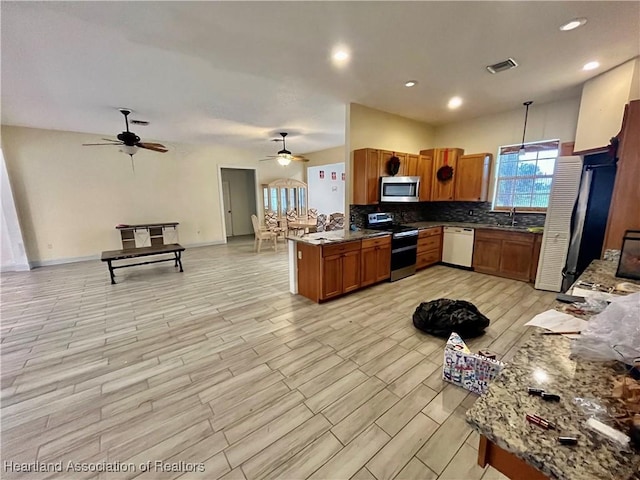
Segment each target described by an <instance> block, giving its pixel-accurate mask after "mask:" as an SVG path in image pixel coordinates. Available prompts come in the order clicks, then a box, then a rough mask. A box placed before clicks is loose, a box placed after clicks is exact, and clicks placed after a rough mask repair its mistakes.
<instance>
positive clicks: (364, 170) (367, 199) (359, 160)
mask: <svg viewBox="0 0 640 480" xmlns="http://www.w3.org/2000/svg"><path fill="white" fill-rule="evenodd" d="M351 177H352V185H353V203H354V204H355V205H375V204H377V203H378V198H379V195H380V194H379V190H380V152H379V151H378V150H376V149H375V148H361V149H359V150H354V152H353V172H352V175H351Z"/></svg>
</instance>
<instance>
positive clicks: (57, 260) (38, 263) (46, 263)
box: [29, 255, 100, 268]
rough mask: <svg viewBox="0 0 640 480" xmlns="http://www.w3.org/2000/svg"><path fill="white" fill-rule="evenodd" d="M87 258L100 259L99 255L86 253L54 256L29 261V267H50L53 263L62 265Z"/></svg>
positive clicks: (84, 260)
mask: <svg viewBox="0 0 640 480" xmlns="http://www.w3.org/2000/svg"><path fill="white" fill-rule="evenodd" d="M88 260H100V255H88V256H86V257H65V258H54V259H53V260H34V261H33V262H29V265H30V266H31V268H39V267H51V266H53V265H62V264H65V263H78V262H86V261H88Z"/></svg>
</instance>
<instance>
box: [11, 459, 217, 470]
mask: <svg viewBox="0 0 640 480" xmlns="http://www.w3.org/2000/svg"><path fill="white" fill-rule="evenodd" d="M3 469H4V471H5V472H22V473H35V472H42V473H56V472H57V473H61V472H76V473H77V472H95V473H101V472H174V473H190V472H204V471H205V468H204V463H191V462H162V461H160V460H156V461H151V460H150V461H148V462H142V463H139V464H136V463H131V462H129V463H126V462H125V463H121V462H93V463H82V462H72V461H69V462H62V461H60V462H52V463H46V462H29V463H20V462H13V461H9V460H5V461H4V463H3Z"/></svg>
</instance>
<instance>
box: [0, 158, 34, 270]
mask: <svg viewBox="0 0 640 480" xmlns="http://www.w3.org/2000/svg"><path fill="white" fill-rule="evenodd" d="M0 163H1V165H0V196H1V198H2V208H1V209H0V213H1V215H2V223H1V224H0V230H1V232H2V237H1V238H0V250H1V251H2V253H1V257H0V270H1V271H3V272H5V271H20V270H29V261H28V260H27V255H26V252H25V249H24V241H23V239H22V230H21V228H20V223H19V221H18V212H17V211H16V206H15V202H14V200H13V192H12V189H11V183H10V182H9V175H8V174H7V166H6V164H5V161H4V155H3V154H2V150H0Z"/></svg>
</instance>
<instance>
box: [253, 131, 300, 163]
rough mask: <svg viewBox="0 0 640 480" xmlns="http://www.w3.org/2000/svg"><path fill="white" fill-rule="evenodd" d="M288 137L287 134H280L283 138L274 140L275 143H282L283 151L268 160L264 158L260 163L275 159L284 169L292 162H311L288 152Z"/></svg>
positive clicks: (270, 156)
mask: <svg viewBox="0 0 640 480" xmlns="http://www.w3.org/2000/svg"><path fill="white" fill-rule="evenodd" d="M287 135H288V134H287V132H280V136H281V137H282V138H281V139H280V138H274V139H273V141H274V142H282V150H280V151H278V153H277V155H269V157H268V158H263V159H262V160H260V161H261V162H262V161H265V160H272V159H274V158H275V159H276V161H277V162H278V163H279V164H280V165H282V166H283V167H286V166H287V165H289V164H290V163H291V161H292V160H295V161H298V162H308V161H309V159H308V158H304V157H301V156H299V155H293V154H292V153H291V152H290V151H289V150H287V144H286V140H285V138H286V136H287Z"/></svg>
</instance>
